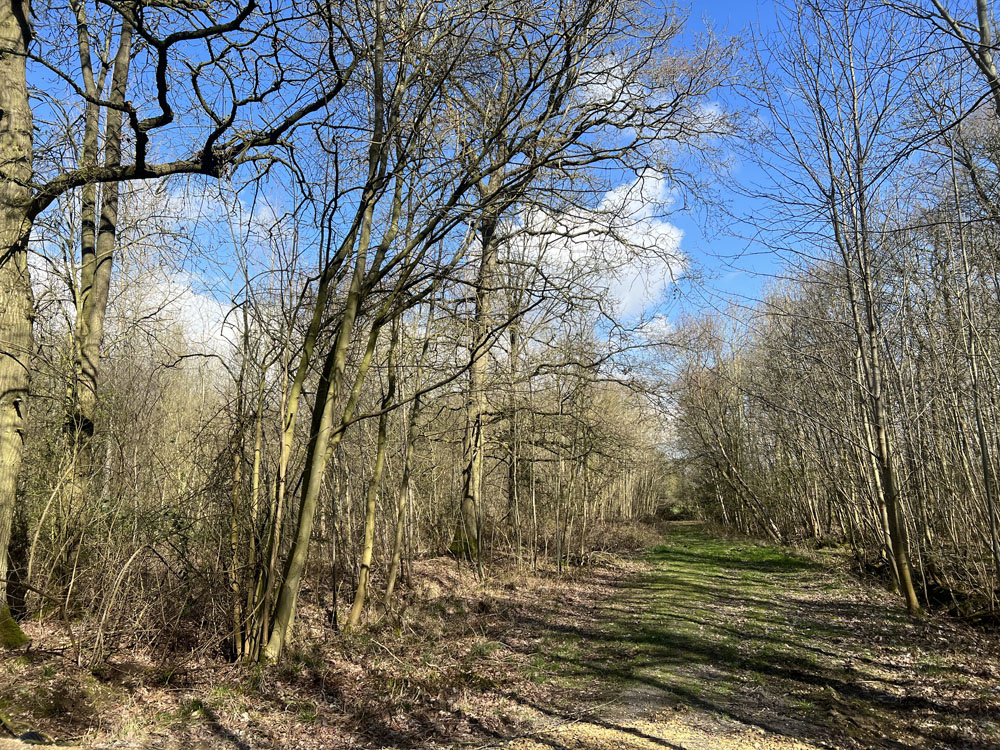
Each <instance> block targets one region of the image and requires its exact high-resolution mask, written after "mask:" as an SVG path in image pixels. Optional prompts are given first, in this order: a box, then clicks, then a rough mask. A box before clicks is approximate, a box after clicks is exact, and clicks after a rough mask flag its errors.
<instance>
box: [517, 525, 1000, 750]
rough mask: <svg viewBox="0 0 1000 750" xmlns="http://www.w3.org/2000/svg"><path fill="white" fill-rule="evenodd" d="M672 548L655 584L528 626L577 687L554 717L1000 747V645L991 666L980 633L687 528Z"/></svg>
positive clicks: (637, 584)
mask: <svg viewBox="0 0 1000 750" xmlns="http://www.w3.org/2000/svg"><path fill="white" fill-rule="evenodd" d="M666 541H667V543H666V544H664V545H662V546H660V547H658V548H656V549H655V550H654V551H653V552H652V553H651V555H650V562H651V563H652V570H651V572H650V573H649V574H648V575H646V576H644V577H643V578H642V579H640V580H636V581H632V582H630V583H627V584H624V583H621V582H610V585H612V586H614V592H613V594H612V596H611V598H610V600H609V601H607V602H605V603H603V604H602V605H600V606H596V607H594V609H593V612H591V613H586V614H585V613H579V616H573V617H568V616H567V613H566V612H563V611H561V610H560V607H559V606H558V604H553V605H551V606H549V607H548V608H542V609H541V610H539V611H536V612H534V613H532V614H531V615H529V616H528V620H527V621H526V622H524V623H522V624H523V625H524V626H525V627H527V628H528V629H530V630H534V631H535V632H546V631H547V632H549V633H550V634H551V635H549V636H548V637H547V638H546V639H545V640H544V641H543V643H542V644H540V646H539V651H540V652H541V653H543V654H544V657H543V659H544V660H545V662H546V663H547V665H548V668H549V671H551V672H553V673H556V674H557V675H558V676H559V677H558V679H559V680H560V681H563V682H565V683H566V684H568V685H569V686H571V688H572V689H571V691H570V692H571V693H572V694H573V697H572V699H570V698H567V699H566V701H565V705H563V706H562V707H561V708H560V709H559V710H557V711H555V712H553V711H552V710H551V709H546V712H547V713H549V714H553V713H556V714H559V713H560V712H561V713H562V715H563V716H564V717H566V718H567V719H570V718H573V717H576V716H579V715H580V713H581V712H587V708H586V706H587V705H588V703H589V704H590V705H599V704H602V703H607V702H608V701H612V702H613V704H614V705H613V707H612V708H610V709H604V710H602V711H598V712H597V716H596V717H595V716H594V715H592V714H591V715H588V717H587V721H588V722H590V723H598V724H600V725H601V726H612V727H615V728H617V729H619V730H621V731H625V732H634V731H635V730H634V729H629V728H627V727H626V726H625V723H626V722H627V721H628V720H630V719H634V718H635V717H637V716H639V717H642V716H643V715H648V716H652V715H654V714H656V713H662V712H663V711H664V710H665V709H670V708H677V709H681V708H687V709H696V710H699V711H701V712H705V713H708V714H711V715H714V716H718V717H722V718H723V719H728V720H732V721H736V722H739V723H741V724H746V725H750V726H755V727H759V728H760V729H763V730H765V731H767V732H770V733H773V734H777V735H782V736H785V737H788V738H794V739H798V740H803V741H808V742H813V743H820V744H830V745H835V746H840V747H851V748H853V747H859V748H911V747H927V748H937V747H961V748H970V749H976V748H1000V723H998V722H1000V684H998V682H997V680H996V679H995V675H997V674H1000V672H997V671H995V668H996V666H997V653H996V642H995V639H988V641H989V644H990V646H991V650H990V653H983V649H982V640H983V636H982V635H981V634H979V635H978V636H976V635H974V634H969V633H964V632H963V631H962V630H961V629H960V628H958V627H957V626H956V625H955V624H954V623H950V622H946V621H942V620H938V619H934V618H929V619H927V620H922V621H915V620H911V619H910V618H909V617H908V616H907V615H906V614H905V612H904V611H903V610H902V609H901V608H900V607H899V606H897V605H896V603H895V602H894V601H892V600H891V599H890V598H889V597H888V596H882V595H881V592H872V591H868V590H866V589H864V587H863V586H862V585H861V584H859V583H858V582H856V581H853V580H851V579H848V578H846V577H845V576H843V575H841V574H839V573H837V572H835V571H831V570H830V569H829V568H827V567H826V566H824V565H820V564H818V563H815V562H811V561H809V560H804V559H801V558H799V557H795V556H793V555H790V554H789V553H788V552H786V551H784V550H781V549H776V548H769V547H761V546H756V545H753V544H750V543H747V542H733V541H723V540H719V539H715V538H712V537H709V536H708V535H706V534H705V533H704V532H703V531H702V530H701V529H700V527H698V526H694V525H691V524H678V525H676V526H674V527H673V528H672V530H671V533H670V534H669V536H668V537H667V540H666ZM532 617H534V618H537V620H536V621H534V622H533V621H531V618H532ZM966 638H970V639H973V640H970V641H969V642H966V641H965V639H966ZM976 638H978V641H976V640H975V639H976ZM977 652H978V653H977ZM511 697H515V696H511ZM581 706H582V708H581ZM533 708H536V709H538V708H539V707H538V706H533ZM647 739H649V740H652V741H659V740H657V738H652V737H649V738H647ZM659 742H662V743H663V744H662V746H664V747H672V745H671V744H670V743H669V742H665V741H659Z"/></svg>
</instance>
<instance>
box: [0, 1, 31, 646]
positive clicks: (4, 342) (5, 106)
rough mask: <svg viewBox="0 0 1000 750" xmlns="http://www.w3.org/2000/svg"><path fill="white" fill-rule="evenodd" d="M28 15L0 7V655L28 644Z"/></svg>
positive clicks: (9, 5) (14, 4)
mask: <svg viewBox="0 0 1000 750" xmlns="http://www.w3.org/2000/svg"><path fill="white" fill-rule="evenodd" d="M28 12H29V10H28V2H27V0H0V49H3V50H4V52H3V53H0V250H2V251H3V253H2V255H0V647H13V646H18V645H22V644H23V643H25V642H26V641H27V639H26V638H25V636H24V634H23V633H22V632H21V629H20V628H19V627H18V626H17V624H16V623H15V622H14V621H13V620H12V619H11V617H10V613H9V611H8V608H7V548H8V545H9V543H10V532H11V524H12V522H13V519H14V506H15V504H16V503H17V477H18V474H19V473H20V470H21V458H22V455H23V452H24V426H25V407H26V402H27V396H28V384H29V373H30V370H29V367H30V355H31V348H32V332H31V322H32V318H33V315H34V312H33V307H34V299H33V296H32V293H31V281H30V278H29V276H28V237H29V235H30V232H31V223H30V221H29V219H28V217H27V215H26V208H27V202H28V199H29V198H30V192H29V189H28V187H27V185H28V184H29V183H30V181H31V175H32V142H31V138H32V114H31V106H30V103H29V100H28V86H27V79H26V69H25V60H26V57H25V55H26V52H27V47H28V42H29V35H30V25H29V24H30V21H29V17H28ZM8 50H9V51H8Z"/></svg>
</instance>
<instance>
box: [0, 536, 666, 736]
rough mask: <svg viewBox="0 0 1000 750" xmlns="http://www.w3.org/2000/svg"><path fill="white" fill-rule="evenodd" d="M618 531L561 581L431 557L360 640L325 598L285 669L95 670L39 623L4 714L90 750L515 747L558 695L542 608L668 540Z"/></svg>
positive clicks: (308, 615)
mask: <svg viewBox="0 0 1000 750" xmlns="http://www.w3.org/2000/svg"><path fill="white" fill-rule="evenodd" d="M617 533H618V538H617V539H613V540H612V539H610V538H608V541H609V542H610V543H614V544H617V545H618V546H619V547H624V548H626V549H624V550H623V552H624V555H623V554H616V553H610V552H607V551H601V552H597V553H594V554H592V555H590V556H589V558H588V560H587V565H585V566H580V567H577V566H571V567H566V568H565V569H564V571H563V573H562V574H561V575H557V573H556V571H555V570H553V569H552V566H551V565H549V566H540V567H539V569H538V570H537V571H532V570H531V569H530V565H528V563H527V562H526V561H524V560H521V561H520V566H519V565H518V562H517V561H515V560H513V559H494V560H491V561H490V563H489V566H488V568H489V570H488V575H487V577H486V580H485V581H479V580H477V578H476V576H475V575H474V574H473V572H472V571H471V569H470V568H469V567H468V566H467V565H460V564H459V563H458V562H457V561H456V560H455V559H453V558H448V557H440V558H433V559H425V560H419V561H417V562H416V563H415V564H414V566H413V570H412V571H411V576H410V578H411V581H412V585H411V586H409V587H405V586H404V587H403V590H402V592H401V593H402V596H401V597H400V599H399V601H398V602H397V603H396V604H395V605H394V607H393V608H392V609H391V610H390V611H388V612H386V611H384V610H382V608H381V607H378V606H376V607H372V614H371V616H370V617H369V621H368V622H367V623H366V624H365V625H364V627H362V628H359V629H357V630H356V631H355V632H348V633H344V632H334V631H333V630H332V629H331V627H330V625H329V623H328V616H327V614H326V613H325V611H324V607H321V606H320V604H319V601H325V600H326V599H325V598H324V597H318V596H313V595H311V593H310V592H306V595H305V596H304V602H303V606H302V608H301V612H300V614H299V617H298V619H297V622H296V637H295V642H294V644H293V645H292V647H291V648H290V649H289V651H288V653H287V654H286V655H285V658H284V659H283V660H282V663H281V664H280V665H278V666H277V667H273V668H262V667H258V666H255V665H249V666H248V665H235V664H227V663H225V662H224V661H222V660H221V658H218V657H217V656H216V655H215V653H214V651H215V650H209V649H196V650H192V651H189V652H184V653H172V654H170V655H168V656H167V658H164V657H163V655H162V653H157V654H152V653H145V652H142V651H132V652H127V653H125V652H119V653H117V654H115V655H114V656H113V657H112V658H111V659H109V660H108V661H107V662H105V663H102V664H100V665H98V666H97V667H95V668H93V669H86V668H80V667H77V666H76V664H75V663H74V659H73V658H72V657H73V656H74V652H73V649H72V647H71V644H70V643H69V642H68V638H67V637H66V635H65V628H64V627H63V626H62V625H61V624H60V623H58V622H44V621H43V622H38V621H32V622H28V623H25V631H26V632H27V633H28V635H29V636H30V637H31V638H32V641H33V644H32V646H31V647H30V648H29V649H28V650H26V651H18V652H7V653H4V654H0V713H2V714H3V715H4V716H5V717H7V719H8V722H9V724H10V726H11V728H13V729H14V731H17V732H19V731H25V730H29V729H30V730H35V731H40V732H42V733H43V734H45V735H46V736H48V737H51V738H52V739H53V740H57V741H60V742H64V743H74V744H78V743H82V744H84V745H87V746H116V747H149V748H186V747H204V748H216V747H237V748H242V747H255V748H256V747H296V748H299V747H301V748H341V747H343V748H350V747H409V748H418V747H419V748H424V747H428V748H430V747H436V746H441V747H445V746H448V747H450V746H455V745H456V744H467V743H468V744H471V745H472V746H476V745H481V744H483V743H488V742H490V741H495V740H498V739H500V738H504V737H511V736H515V735H518V734H521V733H524V732H527V731H529V730H530V728H531V727H532V726H534V725H535V724H536V723H537V722H538V719H539V716H540V713H539V711H538V709H537V708H535V706H542V705H546V704H548V703H550V702H551V701H552V697H553V696H552V692H553V690H554V688H553V686H552V685H551V684H547V683H548V680H547V679H546V678H547V676H548V675H547V674H545V671H544V669H543V668H541V667H539V661H540V658H539V655H538V654H537V652H536V649H537V647H538V644H539V642H540V641H539V638H538V633H537V630H538V626H539V619H538V617H537V616H536V615H537V612H539V611H546V612H551V611H553V608H554V609H556V610H558V609H560V608H563V609H565V610H566V612H567V614H568V613H569V612H572V611H575V612H576V613H577V614H578V615H579V616H586V612H587V610H588V609H589V608H592V607H594V606H597V604H598V603H599V602H600V601H602V600H604V599H606V598H607V597H609V596H611V595H612V594H613V592H614V584H615V583H622V582H624V581H625V580H627V579H629V578H630V577H632V576H634V575H635V574H636V573H637V572H638V571H639V570H640V569H642V567H643V564H642V563H641V562H639V561H638V560H636V559H635V557H636V554H635V553H636V552H638V550H639V549H641V548H642V547H646V546H649V545H650V544H652V543H655V541H656V540H657V539H658V538H659V534H658V532H657V531H656V529H655V528H653V527H652V526H640V525H635V526H633V527H630V528H626V529H620V530H619V531H618V532H617ZM606 546H608V545H606ZM317 600H319V601H317ZM342 621H343V620H342ZM77 627H78V629H80V630H83V629H84V628H85V625H83V624H78V626H77ZM3 734H4V730H3V728H2V727H0V737H2V736H3Z"/></svg>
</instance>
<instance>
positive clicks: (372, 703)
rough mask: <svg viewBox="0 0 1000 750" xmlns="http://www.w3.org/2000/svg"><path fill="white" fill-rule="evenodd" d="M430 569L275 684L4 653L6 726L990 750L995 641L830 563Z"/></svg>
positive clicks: (433, 565) (196, 736)
mask: <svg viewBox="0 0 1000 750" xmlns="http://www.w3.org/2000/svg"><path fill="white" fill-rule="evenodd" d="M420 566H421V568H420V569H418V570H416V571H414V581H415V582H417V581H422V583H420V585H419V586H417V587H416V588H415V589H414V590H413V591H412V592H410V594H409V596H408V598H407V607H406V609H405V611H404V612H402V613H401V614H400V615H399V616H398V617H396V618H393V619H389V618H385V619H384V620H383V622H382V623H380V624H377V625H374V626H371V627H369V628H367V629H365V630H362V631H359V632H357V633H355V634H348V635H340V636H337V637H336V638H330V637H329V634H328V633H327V635H326V637H324V636H323V634H322V633H321V632H319V627H320V626H318V625H316V624H315V623H314V624H312V625H311V624H310V618H309V616H308V613H307V614H306V616H304V617H303V618H301V620H300V624H299V628H300V632H299V640H300V642H301V644H302V645H300V647H299V648H298V649H296V650H295V651H294V652H293V653H291V654H289V655H288V658H287V659H286V662H285V664H284V666H283V667H282V668H280V669H279V670H270V671H264V670H260V669H254V668H247V667H237V666H233V665H222V664H218V663H213V662H212V661H211V660H208V659H207V658H206V659H203V660H201V661H197V660H193V661H192V660H189V661H188V662H187V663H184V664H173V665H171V666H170V668H169V669H166V670H165V669H164V666H163V665H162V664H154V663H152V662H149V661H147V663H142V660H141V659H139V658H137V657H136V658H131V659H126V658H124V656H121V655H120V656H118V657H117V659H116V660H113V662H112V666H106V667H104V668H102V669H99V670H96V671H94V670H78V669H76V668H75V667H70V666H68V663H67V660H66V659H65V658H63V657H60V656H56V655H53V653H52V652H51V650H50V651H49V652H46V651H42V650H41V649H37V648H36V650H34V651H29V652H27V653H23V654H16V655H0V713H2V714H3V715H4V717H5V721H6V723H8V724H9V725H10V726H11V727H12V728H13V729H14V731H15V732H17V731H24V730H26V729H35V730H38V731H41V732H43V733H45V734H47V735H49V736H51V737H55V738H58V739H60V740H62V741H63V743H64V744H67V745H68V744H75V745H83V746H87V747H141V748H164V749H165V750H166V749H170V750H172V749H173V748H178V749H179V748H189V747H191V748H205V749H207V748H258V747H281V748H286V747H287V748H354V747H356V748H362V747H364V748H374V747H402V748H431V747H438V748H444V747H463V748H479V749H480V750H485V749H486V748H501V747H503V748H509V749H510V750H536V749H538V750H542V749H546V748H581V749H583V748H593V749H595V750H597V749H599V748H608V749H609V750H610V749H611V748H626V749H633V750H639V749H640V748H642V749H645V748H649V749H651V750H652V749H659V748H675V749H676V748H686V749H687V750H696V749H705V750H708V749H709V748H712V749H714V748H719V749H720V750H727V749H729V748H733V749H736V748H746V749H748V750H750V749H757V748H760V749H764V748H775V749H776V750H783V749H785V748H788V749H791V748H814V747H838V748H943V747H954V748H972V749H975V748H1000V637H998V635H997V634H995V633H992V634H991V633H987V632H985V631H982V630H977V629H974V628H970V627H968V626H965V625H963V624H961V623H959V622H957V621H955V620H953V619H950V618H948V617H945V616H937V615H930V616H923V617H920V618H916V619H914V618H910V617H908V616H907V615H906V613H905V611H904V610H903V609H902V608H901V607H900V606H899V604H898V603H897V601H896V599H895V597H893V596H892V595H890V594H888V593H887V592H885V591H883V590H881V589H879V588H876V587H872V586H869V585H867V584H865V583H863V582H861V581H858V580H857V579H856V578H853V577H851V576H850V575H849V574H848V573H846V572H844V559H843V557H842V556H838V555H837V554H836V553H833V552H811V553H795V552H792V551H789V550H784V549H778V548H774V547H767V546H761V545H758V544H754V543H751V542H748V541H746V540H727V539H721V538H717V537H713V536H710V535H708V534H707V533H705V532H704V531H703V530H702V528H701V527H700V526H698V525H694V524H688V523H675V524H671V525H669V527H668V528H667V530H666V538H665V540H664V542H663V543H662V544H660V545H658V546H656V547H654V548H653V549H652V550H651V551H650V552H648V553H646V554H645V555H643V556H642V557H638V558H635V559H622V558H616V557H611V556H603V557H601V558H600V560H599V562H595V563H594V564H592V565H589V566H586V567H584V568H580V569H574V570H572V572H570V573H568V574H564V575H563V576H561V577H558V578H557V577H556V576H554V575H552V574H551V573H550V574H548V575H536V576H526V575H525V574H524V573H516V572H514V571H513V570H511V571H508V572H501V573H498V574H496V575H494V576H493V577H492V578H491V581H490V582H489V583H488V584H485V585H484V584H479V583H476V582H475V581H474V579H473V578H472V577H471V576H470V575H469V574H468V573H467V572H465V571H462V570H458V569H457V568H456V567H455V565H454V563H448V562H446V561H443V560H438V561H424V562H423V563H421V564H420ZM317 619H318V618H317ZM314 631H315V632H314ZM29 634H30V628H29ZM34 635H35V636H36V641H37V640H38V639H39V638H40V634H39V633H35V634H34ZM0 736H2V730H0ZM7 744H8V743H6V742H5V741H3V740H0V750H7ZM9 744H10V747H12V748H13V747H23V745H19V744H16V743H9Z"/></svg>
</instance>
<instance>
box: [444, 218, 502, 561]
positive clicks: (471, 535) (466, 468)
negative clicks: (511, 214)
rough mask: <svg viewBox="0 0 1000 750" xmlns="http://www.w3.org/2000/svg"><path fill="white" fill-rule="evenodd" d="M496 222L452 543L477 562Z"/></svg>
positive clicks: (477, 326) (487, 228) (487, 257)
mask: <svg viewBox="0 0 1000 750" xmlns="http://www.w3.org/2000/svg"><path fill="white" fill-rule="evenodd" d="M495 234H496V221H495V220H492V219H484V221H483V225H482V247H483V254H482V259H481V261H480V264H479V272H478V274H477V276H476V288H475V294H476V309H475V313H474V318H473V323H472V342H471V358H472V359H471V362H470V364H469V390H468V394H467V398H466V406H465V409H466V421H465V435H464V437H463V439H462V455H463V457H464V461H463V466H462V499H461V503H460V506H459V520H458V525H457V527H456V529H455V539H454V541H453V542H452V547H451V548H452V552H454V553H455V554H456V555H460V556H464V557H466V558H467V559H468V560H469V561H470V562H475V563H476V565H477V569H478V567H479V565H480V563H481V560H480V549H479V542H480V534H481V531H482V524H481V518H480V514H481V512H482V498H481V497H480V491H481V488H482V477H483V421H484V416H485V413H486V375H487V366H488V364H489V356H488V355H489V336H490V327H491V325H492V318H491V315H490V305H491V303H492V296H493V295H492V292H493V288H492V285H493V278H494V274H495V270H496V265H497V247H496V243H495V241H494V239H495Z"/></svg>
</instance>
